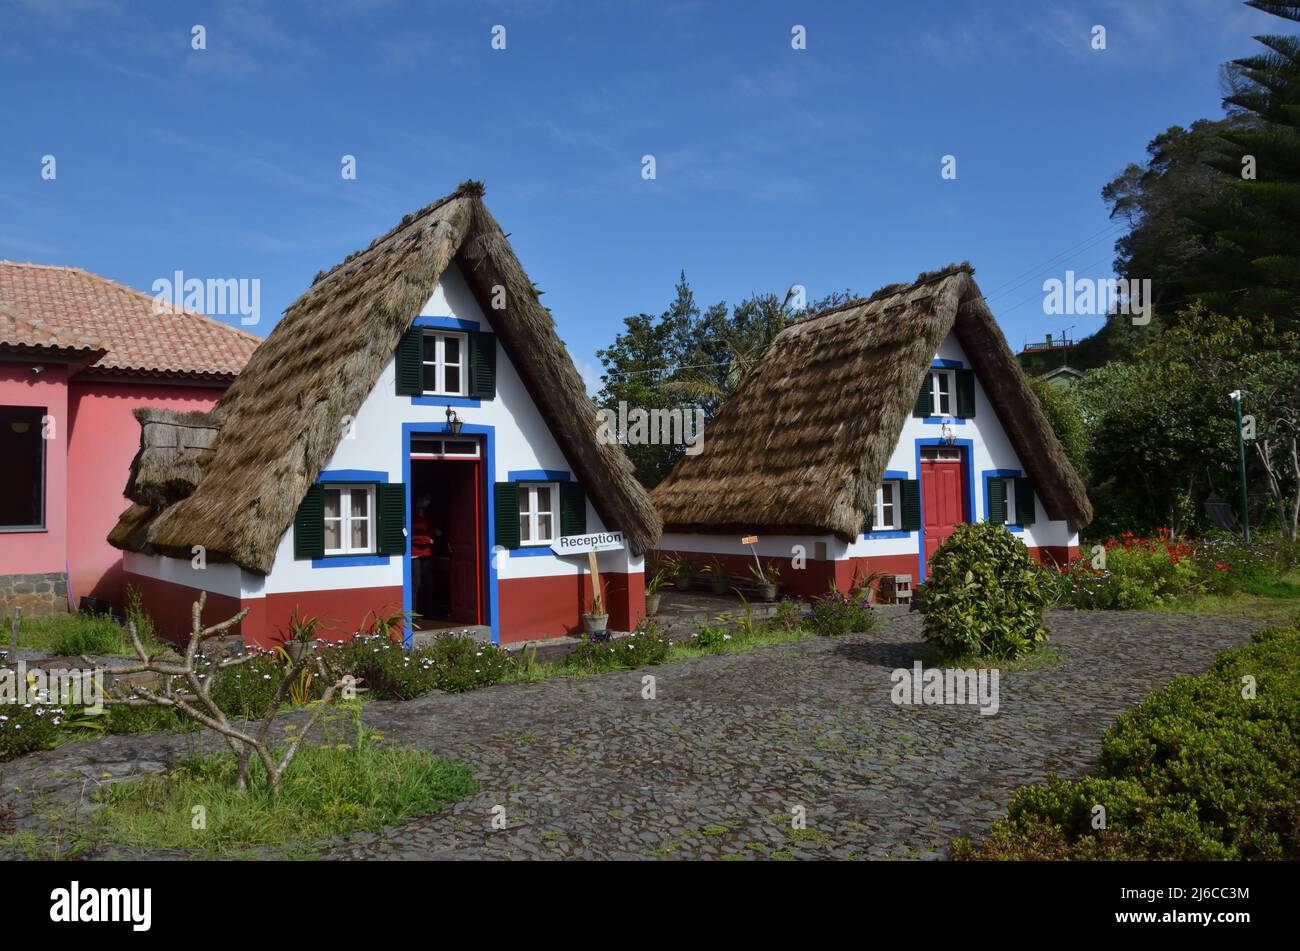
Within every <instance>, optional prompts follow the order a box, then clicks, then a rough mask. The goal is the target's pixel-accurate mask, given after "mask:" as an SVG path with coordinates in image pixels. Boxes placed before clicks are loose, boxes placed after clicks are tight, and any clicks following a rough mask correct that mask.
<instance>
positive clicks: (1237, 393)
mask: <svg viewBox="0 0 1300 951" xmlns="http://www.w3.org/2000/svg"><path fill="white" fill-rule="evenodd" d="M1228 399H1230V400H1232V405H1233V407H1234V408H1235V409H1236V411H1237V475H1238V478H1239V479H1240V481H1241V530H1242V538H1243V539H1244V540H1245V542H1246V544H1247V545H1249V544H1250V512H1249V511H1248V510H1247V509H1246V440H1245V439H1243V438H1242V435H1241V390H1233V391H1232V392H1231V393H1229V394H1228Z"/></svg>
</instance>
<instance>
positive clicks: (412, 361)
mask: <svg viewBox="0 0 1300 951" xmlns="http://www.w3.org/2000/svg"><path fill="white" fill-rule="evenodd" d="M423 341H424V332H423V331H422V330H420V328H419V327H412V328H411V329H410V330H408V331H407V332H406V333H405V334H403V335H402V339H401V340H400V341H398V344H397V374H396V375H397V395H398V396H419V395H420V394H421V393H423V392H424V360H423V354H422V353H421V348H422V347H423V345H424V344H423Z"/></svg>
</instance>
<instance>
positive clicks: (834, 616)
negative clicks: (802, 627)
mask: <svg viewBox="0 0 1300 951" xmlns="http://www.w3.org/2000/svg"><path fill="white" fill-rule="evenodd" d="M875 625H876V617H875V611H874V610H872V607H871V605H870V604H868V603H867V602H865V601H862V600H859V599H857V598H851V597H849V596H847V595H844V594H841V593H840V592H839V591H838V590H836V589H835V588H834V587H832V588H831V590H830V591H827V592H826V593H825V594H823V595H821V596H820V597H818V598H816V599H814V600H813V605H812V613H811V614H809V615H808V621H807V626H808V628H809V630H811V631H812V632H813V633H814V634H817V635H818V636H820V637H839V636H841V635H843V634H853V633H862V632H864V631H869V630H871V629H872V628H873V627H875Z"/></svg>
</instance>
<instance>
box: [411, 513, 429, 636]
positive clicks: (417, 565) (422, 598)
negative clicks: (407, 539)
mask: <svg viewBox="0 0 1300 951" xmlns="http://www.w3.org/2000/svg"><path fill="white" fill-rule="evenodd" d="M432 505H433V499H432V498H431V497H430V496H429V495H428V494H423V495H421V496H420V497H419V498H417V499H416V500H415V513H414V516H413V517H412V519H411V589H412V590H411V609H412V610H413V611H414V612H415V613H416V614H419V615H421V616H422V617H428V616H429V605H428V604H427V603H426V601H427V600H428V598H429V595H430V593H431V592H430V590H429V589H430V587H431V582H432V581H433V532H432V530H431V529H430V528H429V509H430V508H431V507H432Z"/></svg>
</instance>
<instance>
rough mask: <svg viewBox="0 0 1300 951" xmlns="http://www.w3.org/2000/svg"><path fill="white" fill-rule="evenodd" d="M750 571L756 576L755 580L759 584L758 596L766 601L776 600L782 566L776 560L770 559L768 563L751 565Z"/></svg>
mask: <svg viewBox="0 0 1300 951" xmlns="http://www.w3.org/2000/svg"><path fill="white" fill-rule="evenodd" d="M749 573H750V574H751V575H753V576H754V582H755V584H756V585H757V586H758V596H759V597H760V598H762V599H763V600H764V601H775V600H776V586H777V582H779V581H780V580H781V566H780V565H778V564H777V563H776V562H774V561H769V562H768V563H767V564H766V565H758V564H754V565H750V567H749Z"/></svg>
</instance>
